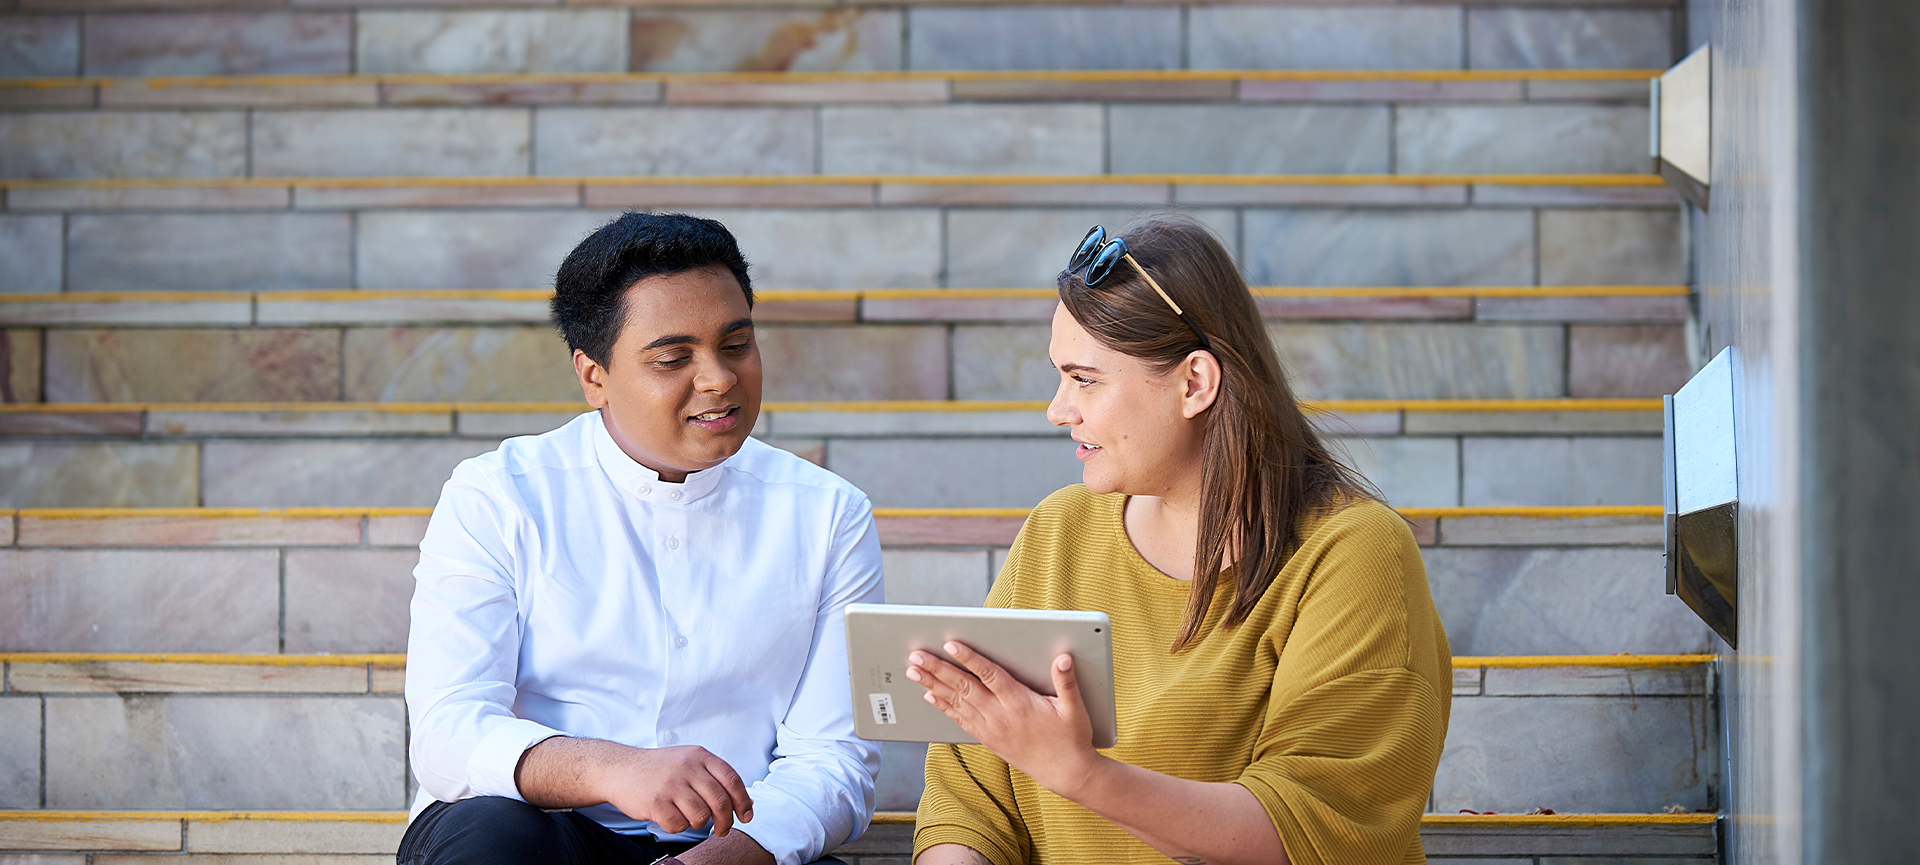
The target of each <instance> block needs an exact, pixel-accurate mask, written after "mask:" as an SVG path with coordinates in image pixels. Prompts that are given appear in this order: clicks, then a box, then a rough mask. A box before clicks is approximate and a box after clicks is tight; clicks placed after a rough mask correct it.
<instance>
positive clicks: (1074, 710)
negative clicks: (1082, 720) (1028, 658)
mask: <svg viewBox="0 0 1920 865" xmlns="http://www.w3.org/2000/svg"><path fill="white" fill-rule="evenodd" d="M1053 693H1054V701H1055V702H1054V705H1055V706H1057V707H1058V709H1059V710H1061V711H1060V714H1061V715H1062V716H1064V717H1067V718H1074V719H1078V718H1079V716H1081V715H1084V714H1086V713H1087V703H1086V698H1085V697H1082V696H1080V674H1079V671H1077V670H1075V669H1074V668H1073V656H1072V655H1061V656H1060V657H1058V658H1054V659H1053Z"/></svg>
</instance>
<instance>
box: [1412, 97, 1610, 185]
mask: <svg viewBox="0 0 1920 865" xmlns="http://www.w3.org/2000/svg"><path fill="white" fill-rule="evenodd" d="M1394 147H1395V153H1396V155H1397V157H1398V162H1397V168H1398V170H1400V171H1403V172H1408V173H1412V174H1472V173H1481V172H1485V173H1502V174H1525V173H1546V174H1552V173H1582V172H1615V173H1623V174H1628V173H1639V172H1643V171H1645V170H1646V166H1647V152H1646V151H1647V110H1646V109H1645V108H1642V107H1638V106H1604V105H1474V106H1458V105H1449V106H1428V105H1409V106H1402V107H1401V108H1400V109H1399V113H1398V116H1397V118H1396V122H1395V124H1394Z"/></svg>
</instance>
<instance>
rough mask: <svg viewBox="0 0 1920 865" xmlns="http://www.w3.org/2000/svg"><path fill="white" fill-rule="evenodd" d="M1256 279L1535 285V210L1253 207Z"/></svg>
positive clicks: (1250, 274)
mask: <svg viewBox="0 0 1920 865" xmlns="http://www.w3.org/2000/svg"><path fill="white" fill-rule="evenodd" d="M1242 222H1243V223H1244V226H1245V243H1246V251H1245V253H1244V254H1243V255H1242V256H1241V258H1240V262H1241V265H1240V266H1241V268H1242V269H1244V270H1245V271H1246V274H1247V280H1248V282H1250V283H1252V284H1254V285H1527V284H1530V283H1532V282H1533V216H1532V215H1531V214H1529V213H1526V212H1518V211H1485V210H1434V211H1420V212H1407V213H1395V212H1390V211H1378V210H1305V209H1302V210H1248V211H1247V212H1246V213H1245V215H1244V216H1243V217H1242Z"/></svg>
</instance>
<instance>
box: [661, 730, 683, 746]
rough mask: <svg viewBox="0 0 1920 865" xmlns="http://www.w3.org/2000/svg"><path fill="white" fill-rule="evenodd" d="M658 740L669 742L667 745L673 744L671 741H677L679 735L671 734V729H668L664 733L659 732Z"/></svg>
mask: <svg viewBox="0 0 1920 865" xmlns="http://www.w3.org/2000/svg"><path fill="white" fill-rule="evenodd" d="M660 741H662V742H665V743H667V744H669V745H671V744H673V743H675V742H678V741H680V737H679V736H675V735H674V734H673V731H671V730H669V731H667V732H665V733H661V734H660Z"/></svg>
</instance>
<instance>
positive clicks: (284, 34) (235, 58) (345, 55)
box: [86, 11, 353, 75]
mask: <svg viewBox="0 0 1920 865" xmlns="http://www.w3.org/2000/svg"><path fill="white" fill-rule="evenodd" d="M352 32H353V20H352V16H350V15H348V14H346V13H344V12H191V13H182V12H177V11H170V12H165V13H155V14H144V15H142V14H134V15H94V16H90V17H89V18H87V41H86V74H88V75H282V74H291V73H308V74H328V73H332V74H343V73H347V72H351V71H353V57H352V53H353V42H352V36H351V34H352Z"/></svg>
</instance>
